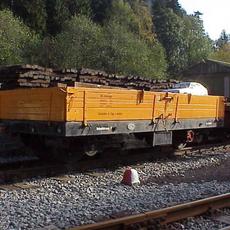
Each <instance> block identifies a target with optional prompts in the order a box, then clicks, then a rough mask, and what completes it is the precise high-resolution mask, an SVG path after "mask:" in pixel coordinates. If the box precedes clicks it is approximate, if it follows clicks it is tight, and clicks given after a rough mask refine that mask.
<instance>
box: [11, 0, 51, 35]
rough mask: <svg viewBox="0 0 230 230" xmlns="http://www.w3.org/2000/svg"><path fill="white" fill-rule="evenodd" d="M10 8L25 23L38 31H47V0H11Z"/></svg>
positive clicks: (42, 32)
mask: <svg viewBox="0 0 230 230" xmlns="http://www.w3.org/2000/svg"><path fill="white" fill-rule="evenodd" d="M9 2H10V4H9V6H10V7H9V8H10V9H11V10H12V12H13V13H14V15H15V16H17V17H20V18H21V19H22V20H23V21H24V23H25V24H26V25H27V26H29V27H30V28H31V29H32V30H34V31H36V32H37V33H40V34H44V33H45V32H46V17H47V14H46V5H45V0H34V1H32V2H31V1H30V0H17V1H9Z"/></svg>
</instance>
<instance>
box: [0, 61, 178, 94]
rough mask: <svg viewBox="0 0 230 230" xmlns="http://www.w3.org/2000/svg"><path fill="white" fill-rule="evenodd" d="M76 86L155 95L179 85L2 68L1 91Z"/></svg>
mask: <svg viewBox="0 0 230 230" xmlns="http://www.w3.org/2000/svg"><path fill="white" fill-rule="evenodd" d="M76 82H80V83H84V84H85V83H89V84H97V85H104V86H114V87H122V88H129V89H143V90H154V91H156V90H162V89H166V88H171V87H172V85H173V84H174V83H176V82H177V81H175V80H155V79H150V78H149V79H148V78H143V77H139V76H118V75H115V74H107V73H106V72H104V71H100V70H92V69H85V68H82V69H80V70H77V69H51V68H44V67H41V66H37V65H13V66H3V67H0V87H1V89H15V88H38V87H39V88H41V87H42V88H48V87H53V86H74V85H75V83H76Z"/></svg>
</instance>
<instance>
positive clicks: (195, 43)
mask: <svg viewBox="0 0 230 230" xmlns="http://www.w3.org/2000/svg"><path fill="white" fill-rule="evenodd" d="M199 15H200V14H199ZM199 15H197V14H195V15H188V16H184V22H185V31H184V36H185V40H186V42H187V44H186V46H187V54H188V65H192V64H194V63H197V62H199V61H201V60H202V59H205V58H207V57H208V55H209V54H210V53H211V52H212V41H211V39H210V38H209V37H208V36H207V35H206V34H205V31H204V28H203V22H202V20H201V19H200V17H199Z"/></svg>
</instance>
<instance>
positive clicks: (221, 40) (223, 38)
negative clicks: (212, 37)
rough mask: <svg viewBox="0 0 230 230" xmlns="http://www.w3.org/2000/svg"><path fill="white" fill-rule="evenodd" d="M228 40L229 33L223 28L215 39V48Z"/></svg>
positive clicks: (220, 46)
mask: <svg viewBox="0 0 230 230" xmlns="http://www.w3.org/2000/svg"><path fill="white" fill-rule="evenodd" d="M229 42H230V35H229V34H227V33H226V31H225V30H222V32H221V34H220V37H219V38H218V40H217V41H216V48H217V49H219V48H222V47H223V46H224V45H226V44H228V43H229Z"/></svg>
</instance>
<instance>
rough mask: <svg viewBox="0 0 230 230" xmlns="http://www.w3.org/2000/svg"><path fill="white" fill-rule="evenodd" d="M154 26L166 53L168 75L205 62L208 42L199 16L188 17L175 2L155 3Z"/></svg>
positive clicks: (208, 49) (209, 45)
mask: <svg viewBox="0 0 230 230" xmlns="http://www.w3.org/2000/svg"><path fill="white" fill-rule="evenodd" d="M154 2H155V4H153V22H154V26H155V31H156V34H157V37H158V39H159V41H160V42H161V44H162V45H163V47H164V48H165V50H166V55H167V60H168V64H169V68H168V72H169V74H170V75H177V74H178V73H179V72H181V71H183V70H184V69H185V68H187V67H188V66H189V65H191V64H193V63H196V62H199V61H201V60H202V59H204V58H206V57H207V56H208V55H209V53H210V52H211V48H212V47H211V46H212V42H211V39H210V38H209V37H208V36H207V35H206V34H205V31H204V27H203V22H202V20H201V19H200V12H195V14H194V15H187V14H186V12H185V11H184V10H183V9H181V7H180V5H179V3H178V1H177V0H163V1H161V0H155V1H154Z"/></svg>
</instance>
